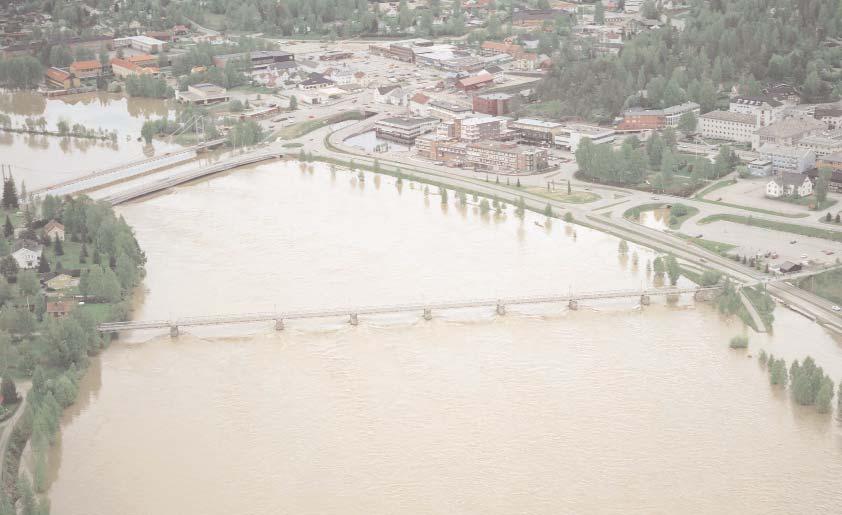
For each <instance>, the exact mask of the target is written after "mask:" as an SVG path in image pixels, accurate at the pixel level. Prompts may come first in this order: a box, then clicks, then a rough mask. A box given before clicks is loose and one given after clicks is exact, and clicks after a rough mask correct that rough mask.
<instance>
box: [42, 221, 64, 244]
mask: <svg viewBox="0 0 842 515" xmlns="http://www.w3.org/2000/svg"><path fill="white" fill-rule="evenodd" d="M44 234H45V235H46V236H47V237H48V238H49V239H50V240H55V239H59V240H61V241H64V225H62V224H61V223H59V222H57V221H55V220H50V221H49V222H48V223H47V225H45V226H44Z"/></svg>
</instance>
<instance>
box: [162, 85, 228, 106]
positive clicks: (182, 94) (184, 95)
mask: <svg viewBox="0 0 842 515" xmlns="http://www.w3.org/2000/svg"><path fill="white" fill-rule="evenodd" d="M230 98H231V95H229V94H228V90H226V89H225V88H223V87H221V86H217V85H216V84H210V83H202V84H193V85H190V86H187V91H177V92H176V94H175V99H176V100H178V101H179V102H182V103H185V104H194V105H207V104H214V103H217V102H227V101H228V100H229V99H230Z"/></svg>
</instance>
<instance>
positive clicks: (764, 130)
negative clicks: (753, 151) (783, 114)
mask: <svg viewBox="0 0 842 515" xmlns="http://www.w3.org/2000/svg"><path fill="white" fill-rule="evenodd" d="M825 129H826V126H825V124H824V123H823V122H821V121H819V120H816V119H814V118H786V119H783V120H778V121H776V122H773V123H772V124H770V125H768V126H766V127H761V128H760V129H759V130H758V131H757V135H758V140H757V144H758V145H764V144H766V143H772V144H774V145H788V146H794V145H796V144H798V142H799V141H801V140H802V139H803V138H806V137H807V136H812V135H814V134H816V133H819V132H821V131H823V130H825Z"/></svg>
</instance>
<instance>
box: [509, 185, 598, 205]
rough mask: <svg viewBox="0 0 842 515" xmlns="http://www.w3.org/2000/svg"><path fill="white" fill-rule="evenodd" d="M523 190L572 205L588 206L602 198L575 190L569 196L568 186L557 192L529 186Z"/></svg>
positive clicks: (588, 192)
mask: <svg viewBox="0 0 842 515" xmlns="http://www.w3.org/2000/svg"><path fill="white" fill-rule="evenodd" d="M522 189H523V190H524V191H526V192H528V193H532V194H534V195H540V196H542V197H546V198H549V199H552V200H557V201H559V202H567V203H570V204H587V203H588V202H594V201H596V200H599V199H600V198H601V197H600V196H599V195H597V194H596V193H591V192H590V191H582V190H573V191H572V192H571V193H570V194H569V195H568V194H567V187H566V186H562V187H560V189H558V190H555V191H547V190H546V188H540V187H537V186H527V187H525V188H522Z"/></svg>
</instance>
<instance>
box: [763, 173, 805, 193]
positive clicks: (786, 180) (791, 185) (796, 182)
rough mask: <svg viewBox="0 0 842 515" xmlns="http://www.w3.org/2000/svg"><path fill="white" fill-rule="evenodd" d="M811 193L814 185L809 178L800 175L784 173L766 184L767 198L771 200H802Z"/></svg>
mask: <svg viewBox="0 0 842 515" xmlns="http://www.w3.org/2000/svg"><path fill="white" fill-rule="evenodd" d="M811 193H813V183H812V182H811V181H810V178H809V177H807V176H806V175H802V174H800V173H783V174H780V175H778V176H776V177H775V178H774V179H772V180H771V181H769V182H768V183H767V184H766V196H767V197H771V198H781V197H795V198H801V197H806V196H808V195H810V194H811Z"/></svg>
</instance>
